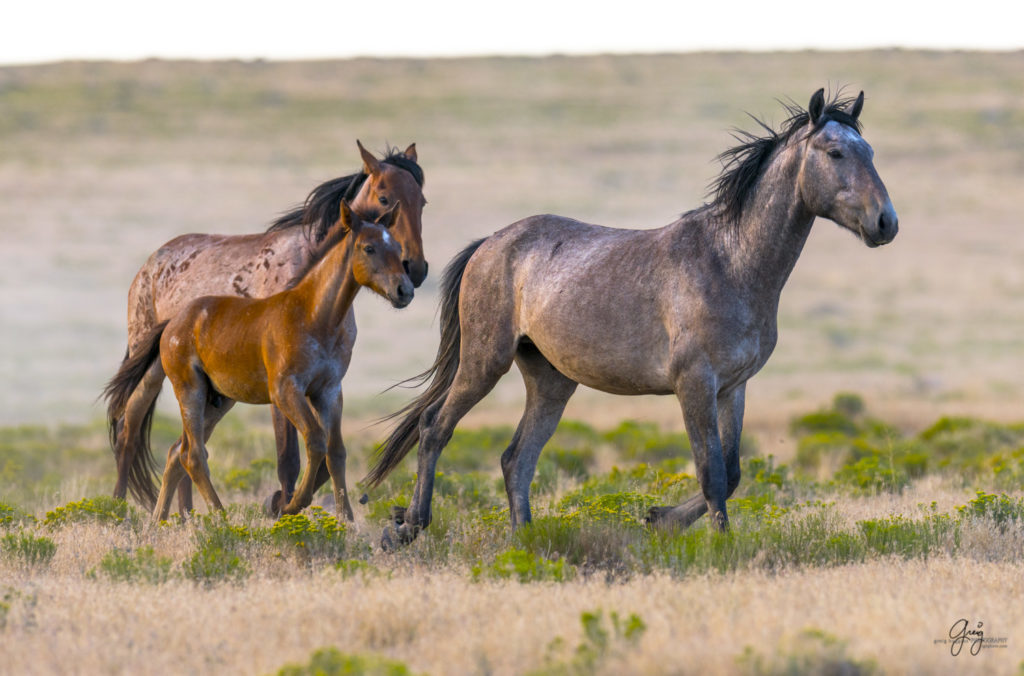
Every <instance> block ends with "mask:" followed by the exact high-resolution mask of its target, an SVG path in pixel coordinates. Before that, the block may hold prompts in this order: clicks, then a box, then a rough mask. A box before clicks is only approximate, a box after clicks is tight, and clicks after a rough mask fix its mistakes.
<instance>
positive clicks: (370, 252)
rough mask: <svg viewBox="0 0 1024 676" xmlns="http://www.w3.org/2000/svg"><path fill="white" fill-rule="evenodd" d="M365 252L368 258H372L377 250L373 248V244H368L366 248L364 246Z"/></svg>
mask: <svg viewBox="0 0 1024 676" xmlns="http://www.w3.org/2000/svg"><path fill="white" fill-rule="evenodd" d="M363 251H365V252H366V255H367V256H372V255H373V254H375V253H377V250H376V249H374V248H373V245H372V244H367V245H366V246H364V247H363Z"/></svg>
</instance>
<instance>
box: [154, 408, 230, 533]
mask: <svg viewBox="0 0 1024 676" xmlns="http://www.w3.org/2000/svg"><path fill="white" fill-rule="evenodd" d="M234 405H235V402H234V400H232V399H221V404H220V406H219V407H217V406H213V405H212V404H209V403H207V404H206V409H205V411H204V412H203V428H204V429H203V441H204V442H207V441H209V440H210V435H212V434H213V429H214V428H215V427H216V426H217V423H218V422H220V420H221V418H223V417H224V416H225V414H227V412H228V411H230V410H231V408H232V407H233V406H234ZM186 438H187V437H186V436H185V435H184V434H182V436H180V437H178V440H177V441H176V442H174V443H173V444H172V445H171V448H170V450H168V451H167V464H166V465H165V466H164V479H163V483H162V484H161V485H160V497H159V498H157V506H156V508H155V509H154V510H153V517H154V518H155V519H157V520H159V521H165V520H166V519H167V516H168V514H169V513H170V507H171V498H172V497H173V496H174V486H177V487H178V490H179V491H180V490H181V487H182V486H184V485H186V484H187V485H188V489H189V507H188V509H182V510H181V511H179V512H178V513H179V514H181V516H185V515H186V514H188V513H189V512H191V511H192V507H191V504H192V499H191V493H192V480H191V479H190V478H189V476H188V473H187V472H186V471H185V464H184V462H185V458H186V457H187V455H188V453H189V449H188V447H187V446H186V445H185V443H186ZM178 497H179V503H178V504H179V507H180V505H181V502H180V498H181V495H180V493H179V495H178Z"/></svg>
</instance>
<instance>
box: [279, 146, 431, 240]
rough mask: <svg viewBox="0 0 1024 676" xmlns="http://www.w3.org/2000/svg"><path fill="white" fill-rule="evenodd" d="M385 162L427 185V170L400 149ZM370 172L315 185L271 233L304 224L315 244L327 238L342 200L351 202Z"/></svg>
mask: <svg viewBox="0 0 1024 676" xmlns="http://www.w3.org/2000/svg"><path fill="white" fill-rule="evenodd" d="M381 162H384V163H385V164H390V165H392V166H395V167H398V168H399V169H404V170H405V171H408V172H409V173H410V174H412V177H413V179H414V180H415V181H416V183H417V184H418V185H419V186H420V187H421V188H422V187H423V169H422V168H420V165H418V164H417V163H416V162H415V161H413V160H411V159H409V158H408V157H406V156H405V154H404V153H402V152H401V151H400V150H398V149H397V148H389V149H388V154H387V157H385V158H384V159H383V160H381ZM366 179H367V174H366V173H364V172H362V171H360V172H357V173H355V174H350V175H348V176H341V177H339V178H334V179H331V180H330V181H326V182H324V183H321V184H320V185H318V186H317V187H315V188H313V190H312V192H310V193H309V196H308V197H306V201H305V202H304V203H303V204H302V205H301V206H298V207H295V208H294V209H292V210H291V211H289V212H288V213H286V214H284V215H282V216H281V217H280V218H278V219H277V220H276V221H274V222H273V223H272V224H271V226H270V227H269V228H267V232H277V231H279V230H288V229H289V228H295V227H299V226H301V227H304V228H306V236H307V237H309V238H310V239H312V240H313V242H315V243H320V242H322V241H323V239H324V237H326V236H327V232H328V231H329V230H330V228H331V226H332V225H334V224H335V223H336V222H337V221H338V209H340V208H341V201H342V200H345V201H346V202H351V201H352V200H353V199H354V198H355V196H356V194H357V193H358V192H359V189H360V188H362V187H363V183H365V182H366Z"/></svg>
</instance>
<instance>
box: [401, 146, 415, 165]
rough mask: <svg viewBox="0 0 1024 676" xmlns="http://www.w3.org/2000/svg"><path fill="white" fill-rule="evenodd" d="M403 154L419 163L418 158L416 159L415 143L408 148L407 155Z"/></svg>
mask: <svg viewBox="0 0 1024 676" xmlns="http://www.w3.org/2000/svg"><path fill="white" fill-rule="evenodd" d="M403 154H404V155H405V156H406V157H408V158H409V159H410V160H412V161H413V162H418V161H419V160H418V159H417V157H416V144H415V143H413V144H411V145H410V146H409V147H408V148H406V149H405V153H403Z"/></svg>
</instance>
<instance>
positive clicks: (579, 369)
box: [368, 90, 898, 545]
mask: <svg viewBox="0 0 1024 676" xmlns="http://www.w3.org/2000/svg"><path fill="white" fill-rule="evenodd" d="M863 103H864V95H863V93H861V95H860V96H858V97H857V99H856V100H839V99H834V100H832V101H830V102H826V101H825V98H824V91H823V90H819V91H818V92H816V93H815V94H814V95H813V96H812V97H811V100H810V105H809V106H808V108H807V110H802V109H800V108H798V107H797V106H795V105H792V106H790V107H789V109H788V112H789V113H790V117H789V119H788V120H787V121H786V122H785V123H784V125H783V127H782V129H781V131H779V132H776V131H773V130H771V129H769V128H768V127H765V129H766V130H767V131H768V135H767V136H763V137H757V136H754V135H748V136H746V137H744V139H743V140H744V142H743V143H742V144H741V145H739V146H737V147H735V148H733V149H731V150H728V151H726V152H725V153H724V154H723V155H722V157H723V160H724V162H725V168H724V170H723V173H722V175H721V176H719V178H718V180H717V181H716V183H715V199H714V200H713V201H712V202H711V203H710V204H706V205H704V206H703V207H701V208H699V209H696V210H694V211H691V212H689V213H686V214H684V215H683V216H682V217H680V218H679V220H677V221H675V222H674V223H670V224H669V225H667V226H665V227H663V228H660V229H656V230H620V229H614V228H603V227H599V226H594V225H588V224H586V223H580V222H579V221H574V220H571V219H568V218H562V217H559V216H535V217H532V218H527V219H525V220H523V221H520V222H518V223H515V224H513V225H510V226H508V227H507V228H505V229H503V230H500V231H498V232H497V233H495V234H493V235H491V236H490V237H488V238H486V239H484V240H481V241H479V242H475V243H474V244H472V245H470V246H469V247H467V248H466V249H465V250H464V251H463V252H462V253H461V254H459V255H458V256H457V257H456V258H455V259H454V260H453V261H452V262H451V263H450V264H449V267H448V270H447V271H446V272H445V277H444V281H443V282H442V294H441V297H442V301H441V303H442V304H441V344H440V346H439V348H438V355H437V359H436V361H435V362H434V366H433V367H432V368H431V370H430V371H428V372H427V373H426V374H424V380H427V379H429V380H430V384H429V386H428V387H427V389H426V390H425V391H424V392H423V394H422V395H421V396H420V397H418V398H417V399H416V400H414V401H413V402H412V403H411V404H409V406H407V407H406V408H405V409H403V410H402V411H400V412H399V413H398V414H396V415H397V416H400V422H399V424H398V426H397V427H396V429H395V430H394V432H393V433H392V434H391V436H390V437H389V438H388V439H387V441H386V442H385V444H384V445H383V447H382V448H381V451H380V455H379V459H378V462H377V463H376V465H375V466H374V467H373V469H372V470H371V472H370V474H369V477H368V480H369V483H370V485H374V484H377V483H379V482H380V481H381V480H382V479H383V478H384V477H385V476H387V474H388V473H389V472H390V471H391V470H392V469H393V468H394V467H396V466H397V464H398V462H399V461H400V460H401V459H402V458H403V457H404V456H405V455H406V454H407V453H408V452H409V451H410V450H411V449H412V447H413V446H414V445H415V444H416V443H417V441H418V442H419V452H418V461H419V462H418V469H417V476H416V487H415V490H414V491H413V496H412V502H411V504H410V505H409V507H408V509H407V510H404V512H403V511H402V510H396V519H395V523H394V525H393V527H394V529H395V530H394V531H393V530H392V526H389V527H388V528H387V529H386V530H385V538H384V541H383V544H385V545H388V544H391V543H393V539H394V538H396V537H397V540H398V541H399V542H408V541H410V540H411V539H413V538H414V537H416V534H417V532H418V531H419V529H421V528H424V527H426V526H427V525H428V524H429V523H430V516H431V514H430V502H431V495H432V493H433V483H434V472H435V469H436V466H437V461H438V458H439V457H440V454H441V450H442V449H443V448H444V446H445V444H447V443H448V440H449V439H450V438H451V434H452V430H453V429H454V427H455V425H456V423H457V422H458V421H459V419H460V418H462V416H464V415H465V414H466V412H467V411H469V409H470V408H472V407H473V406H474V405H475V404H476V403H477V402H478V401H480V399H482V398H483V397H484V395H486V394H487V392H489V391H490V390H491V388H492V387H494V384H495V383H496V382H497V381H498V379H499V378H500V377H501V375H502V374H504V373H505V372H506V371H508V369H509V368H510V367H511V366H512V363H513V362H515V363H516V364H517V365H518V366H519V370H520V372H521V373H522V376H523V380H524V381H525V384H526V411H525V412H524V414H523V417H522V420H521V421H520V423H519V427H518V428H517V429H516V432H515V435H514V436H513V438H512V442H511V444H510V445H509V447H508V449H507V450H506V451H505V453H504V454H503V455H502V457H501V468H502V471H503V473H504V478H505V489H506V492H507V494H508V501H509V510H510V516H511V520H512V525H513V526H517V525H520V524H524V523H526V522H528V521H529V520H530V504H529V490H530V482H531V480H532V479H533V475H534V471H535V469H536V465H537V459H538V457H539V455H540V452H541V449H542V448H543V446H544V444H545V443H546V442H547V440H548V439H549V438H550V436H551V434H552V433H553V432H554V431H555V427H556V425H557V424H558V420H559V418H560V417H561V415H562V411H563V410H564V409H565V405H566V403H567V402H568V401H569V398H570V397H571V396H572V394H573V392H574V391H575V389H576V387H577V385H578V384H580V383H582V384H584V385H587V386H589V387H593V388H595V389H598V390H603V391H605V392H610V393H613V394H674V395H675V396H676V397H677V398H678V400H679V403H680V405H681V407H682V411H683V421H684V423H685V426H686V431H687V434H688V435H689V437H690V443H691V445H692V447H693V458H694V464H695V465H696V473H697V477H698V479H699V481H700V486H701V494H699V495H695V496H693V497H692V498H691V499H690V500H688V501H687V502H685V503H683V504H682V505H678V506H674V507H659V508H654V509H653V510H652V512H651V514H650V517H649V518H650V521H651V522H653V523H656V524H664V525H668V526H672V527H686V526H688V525H690V524H691V523H692V522H693V521H694V520H695V519H697V518H699V517H700V516H701V515H703V514H704V513H706V512H710V518H711V521H712V523H713V524H714V527H716V528H719V529H725V528H726V527H727V526H728V518H727V516H726V505H725V501H726V499H727V498H728V497H729V496H730V495H732V493H733V491H734V490H735V489H736V486H737V485H738V484H739V480H740V461H739V445H740V429H741V427H742V425H743V405H744V393H745V390H746V382H747V380H748V379H749V378H750V377H751V376H753V375H754V374H755V373H757V372H758V370H760V369H761V367H762V366H764V364H765V362H766V361H767V360H768V357H769V356H770V355H771V353H772V350H773V349H774V347H775V341H776V338H777V313H778V307H779V298H780V295H781V293H782V288H783V286H784V285H785V283H786V280H787V279H788V278H789V274H790V272H791V271H792V269H793V266H794V265H795V264H796V261H797V258H798V257H799V256H800V252H801V250H802V249H803V246H804V242H805V241H806V240H807V236H808V235H809V234H810V231H811V224H812V223H813V222H814V219H815V218H816V217H819V216H820V217H822V218H828V219H830V220H832V221H834V222H836V223H838V224H839V225H840V226H842V227H844V228H846V229H848V230H850V231H852V232H853V233H854V234H856V235H857V236H858V237H859V238H860V239H861V240H863V242H864V243H865V244H867V245H868V246H871V247H875V246H879V245H881V244H886V243H888V242H890V241H892V239H893V238H894V237H895V236H896V231H897V227H898V226H897V218H896V211H895V209H894V208H893V206H892V202H891V201H890V200H889V195H888V193H887V191H886V189H885V186H884V184H883V183H882V180H881V179H880V178H879V177H878V173H877V172H876V171H875V167H874V164H873V162H872V157H873V151H872V150H871V146H869V145H868V143H867V142H866V141H865V140H864V139H863V137H862V136H861V134H860V122H859V121H858V117H859V115H860V112H861V109H862V106H863Z"/></svg>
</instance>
